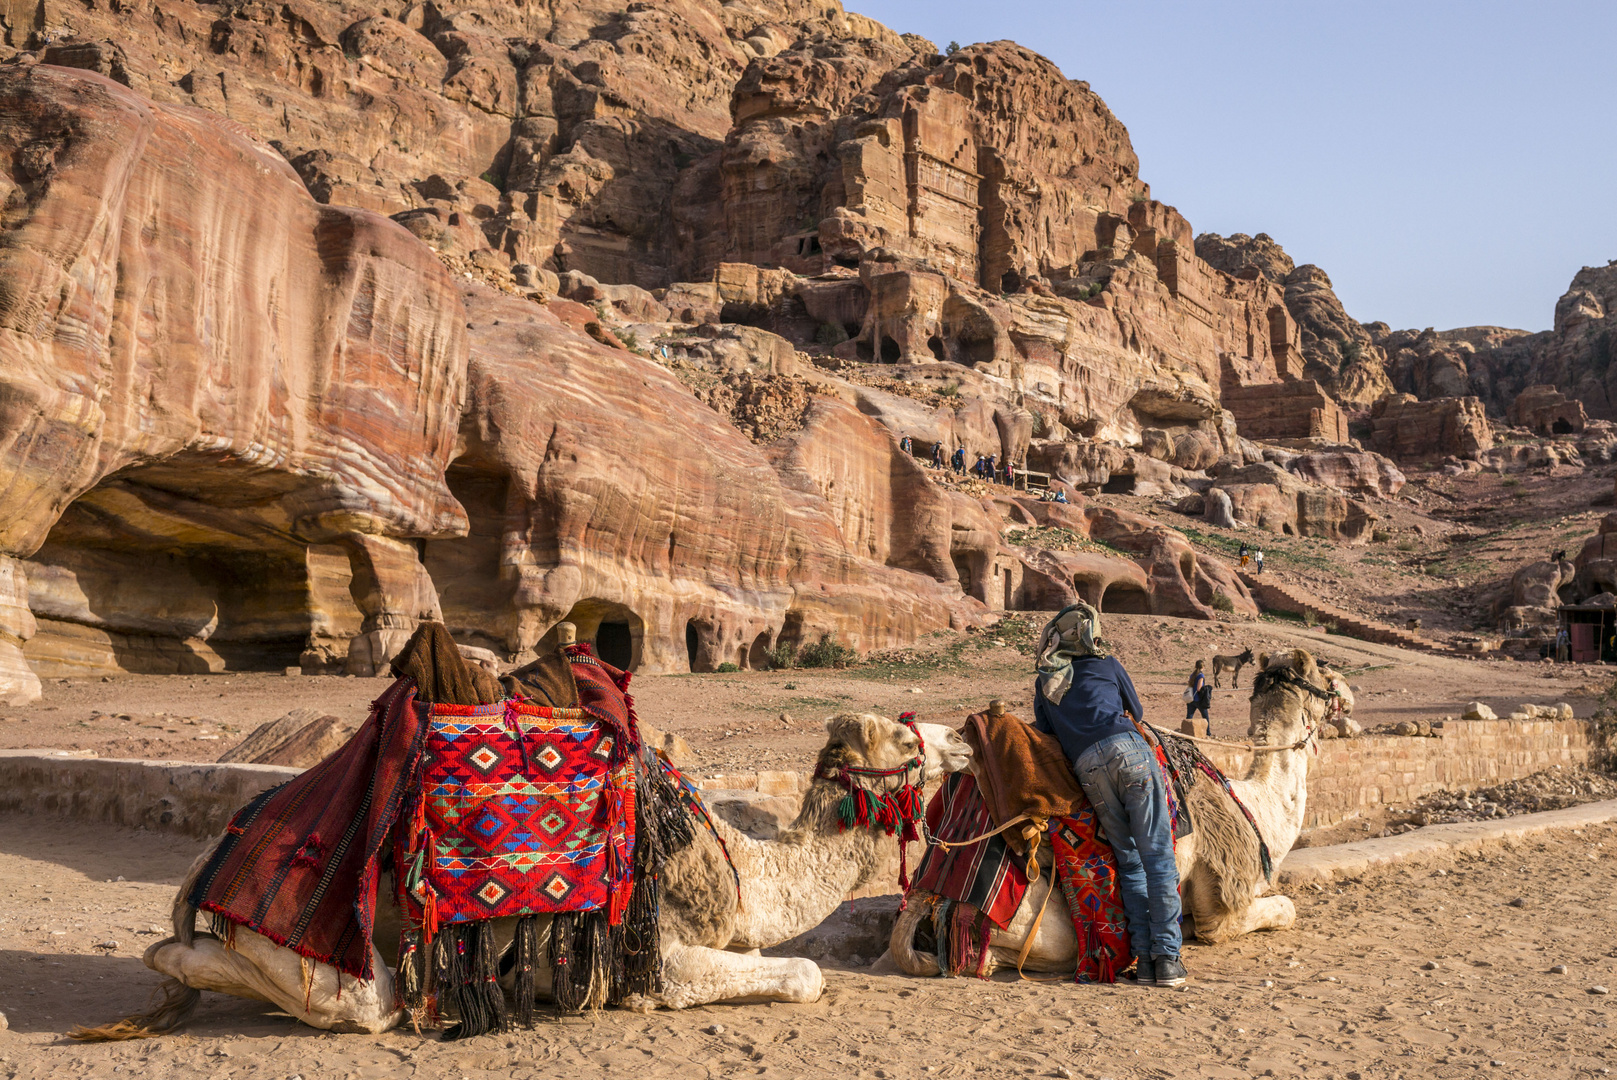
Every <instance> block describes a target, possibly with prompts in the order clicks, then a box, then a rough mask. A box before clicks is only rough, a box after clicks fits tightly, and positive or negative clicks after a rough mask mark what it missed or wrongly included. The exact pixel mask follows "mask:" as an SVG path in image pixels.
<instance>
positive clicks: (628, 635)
mask: <svg viewBox="0 0 1617 1080" xmlns="http://www.w3.org/2000/svg"><path fill="white" fill-rule="evenodd" d="M563 621H564V622H570V623H572V624H573V625H574V626H576V627H577V628H578V640H579V641H587V642H589V643H590V644H592V645H593V646H595V655H597V656H599V657H600V658H601V660H602V661H604V662H605V663H608V664H611V665H612V666H613V667H615V668H622V669H623V670H624V671H633V670H635V669H636V668H638V667H639V666H640V660H641V657H642V656H643V655H644V652H643V650H644V643H645V642H644V639H645V633H646V624H645V621H644V620H642V619H641V618H640V616H639V615H636V614H635V613H634V611H633V610H631V609H630V608H627V607H625V606H624V605H622V604H619V603H617V602H616V601H613V600H603V599H601V598H600V597H590V598H589V599H587V600H580V601H579V602H578V603H576V604H574V605H573V610H571V611H569V612H568V613H567V615H566V617H565V618H564V619H563Z"/></svg>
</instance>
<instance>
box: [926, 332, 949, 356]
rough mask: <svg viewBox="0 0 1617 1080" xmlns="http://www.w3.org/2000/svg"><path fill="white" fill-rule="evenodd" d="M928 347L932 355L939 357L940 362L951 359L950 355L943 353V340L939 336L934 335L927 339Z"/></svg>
mask: <svg viewBox="0 0 1617 1080" xmlns="http://www.w3.org/2000/svg"><path fill="white" fill-rule="evenodd" d="M926 347H927V348H928V349H930V350H931V351H932V355H933V356H935V357H937V358H938V360H939V361H940V362H941V361H944V360H947V359H949V357H948V355H947V354H946V353H944V351H943V339H942V338H940V337H938V335H936V334H933V335H932V336H931V337H929V338H927V339H926Z"/></svg>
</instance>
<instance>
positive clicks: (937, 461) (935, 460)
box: [932, 442, 943, 469]
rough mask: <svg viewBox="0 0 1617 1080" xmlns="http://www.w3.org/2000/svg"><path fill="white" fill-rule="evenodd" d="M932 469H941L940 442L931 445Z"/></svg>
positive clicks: (941, 452)
mask: <svg viewBox="0 0 1617 1080" xmlns="http://www.w3.org/2000/svg"><path fill="white" fill-rule="evenodd" d="M932 467H933V468H934V469H941V468H943V443H941V442H935V443H933V444H932Z"/></svg>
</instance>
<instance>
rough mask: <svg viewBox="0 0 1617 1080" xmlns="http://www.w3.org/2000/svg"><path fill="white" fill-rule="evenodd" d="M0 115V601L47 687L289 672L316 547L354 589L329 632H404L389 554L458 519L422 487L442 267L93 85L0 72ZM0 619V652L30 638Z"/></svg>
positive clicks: (429, 441)
mask: <svg viewBox="0 0 1617 1080" xmlns="http://www.w3.org/2000/svg"><path fill="white" fill-rule="evenodd" d="M0 115H4V116H5V117H7V118H8V119H7V121H6V123H4V124H3V125H0V160H5V161H10V162H12V163H13V164H12V167H11V170H10V171H9V173H6V174H4V175H0V187H3V188H4V189H5V192H6V195H7V213H6V226H7V227H6V229H5V232H4V234H3V236H0V488H3V489H4V490H5V491H6V492H7V510H8V512H7V514H6V515H5V517H4V520H3V521H0V558H4V559H5V560H6V565H7V567H8V570H7V572H6V577H5V578H4V579H3V584H0V587H4V588H5V589H6V590H7V591H6V593H5V595H8V596H14V595H16V593H17V591H18V583H19V581H20V580H21V578H22V577H23V576H26V577H27V578H28V579H29V590H28V596H29V598H30V604H31V605H32V607H33V611H34V613H35V615H36V616H37V617H38V619H39V621H40V623H41V624H42V626H45V627H49V626H51V625H53V624H56V623H63V624H67V626H68V627H69V628H70V629H68V630H67V631H66V633H64V635H63V636H62V637H61V638H60V639H59V642H60V644H59V646H57V647H55V648H57V658H58V659H59V660H60V662H61V663H62V664H64V665H66V666H67V667H69V668H72V667H75V666H79V665H87V666H92V667H93V666H99V665H105V664H107V663H108V662H109V661H110V660H111V659H112V656H113V654H118V655H119V657H120V662H121V663H123V664H125V665H126V666H133V667H135V668H136V669H142V668H144V669H147V670H207V669H210V668H213V667H214V666H216V665H220V664H221V663H222V661H221V659H220V658H221V657H222V656H224V655H225V654H226V653H228V651H229V650H230V649H231V648H233V647H235V646H236V644H237V643H240V642H249V641H250V642H252V643H254V647H255V648H256V649H260V650H262V649H263V648H264V647H265V645H266V643H269V642H280V647H281V648H282V649H283V651H284V652H285V653H286V657H285V662H288V663H295V662H296V661H297V657H298V654H299V652H300V651H301V650H302V648H303V644H304V639H305V638H306V637H307V635H308V633H309V612H310V611H311V610H318V609H319V608H320V607H321V604H320V597H319V593H320V591H321V588H322V586H323V584H324V582H323V581H322V580H320V578H321V574H322V570H321V569H315V568H311V566H310V564H309V561H308V552H310V551H311V550H314V549H318V550H319V551H320V553H321V556H320V558H321V559H322V560H324V562H322V567H324V565H325V563H332V562H334V563H345V564H346V566H345V567H343V570H345V571H346V574H345V575H344V576H346V577H347V579H348V581H345V582H344V584H348V582H349V581H351V582H353V583H354V586H355V587H354V593H353V595H354V600H353V601H349V602H348V603H347V604H346V605H345V606H346V607H348V608H349V609H352V608H353V606H354V603H355V601H357V604H358V608H359V611H358V618H356V619H355V620H354V623H355V625H353V626H351V627H348V628H347V629H349V630H350V631H351V632H353V633H358V634H361V635H365V636H367V637H368V638H370V639H372V640H373V641H374V642H375V643H377V648H378V650H380V651H386V649H387V648H388V647H389V641H387V640H384V639H391V638H392V637H396V636H397V635H398V634H399V633H403V634H405V635H406V636H407V635H408V633H409V630H410V629H413V627H414V626H415V623H416V621H417V620H418V619H419V618H421V617H422V616H424V615H427V614H431V613H433V612H434V611H435V606H434V602H433V600H432V598H431V595H430V589H427V590H422V589H421V588H419V586H420V584H421V576H422V575H421V573H420V566H419V563H418V562H417V561H416V560H415V553H414V548H413V547H412V546H411V545H410V544H409V543H406V542H405V541H404V538H406V537H433V536H451V535H454V534H455V533H457V532H460V531H463V530H464V528H465V517H464V515H463V513H462V512H461V510H460V507H459V506H458V505H457V504H456V503H455V500H454V499H453V497H452V496H451V495H450V492H449V490H448V488H447V487H446V486H445V485H444V482H443V473H444V469H445V468H446V467H447V465H448V464H449V460H450V456H451V453H452V451H453V447H454V439H455V435H456V429H457V427H458V420H459V413H460V407H461V402H462V399H463V397H464V393H465V362H466V349H467V343H466V334H465V330H464V327H463V320H462V319H461V318H460V317H459V312H458V310H457V308H458V305H457V302H456V299H455V296H454V290H453V286H452V285H451V283H450V277H449V274H448V273H447V272H446V271H445V269H444V267H443V266H442V265H441V264H440V263H439V262H438V260H437V259H435V258H434V257H433V256H432V253H431V252H430V251H429V250H427V249H426V248H424V247H422V246H421V245H420V244H418V243H416V242H415V240H414V239H413V238H411V236H410V235H409V234H408V233H406V232H405V231H404V230H403V229H401V228H400V227H399V226H397V225H395V224H394V223H393V222H390V221H388V220H387V219H386V218H380V217H377V216H376V215H374V214H371V213H369V212H367V211H363V210H355V209H349V208H336V207H323V206H320V205H318V204H316V203H314V202H313V201H312V200H311V199H310V198H309V197H308V195H307V193H306V192H305V191H304V190H303V186H302V184H301V183H300V182H299V180H298V178H297V176H296V174H295V173H293V171H292V170H291V168H290V167H289V166H287V164H286V163H285V162H284V161H283V160H282V159H281V158H280V157H279V156H278V155H277V154H276V153H275V152H274V151H273V150H271V149H269V148H268V147H265V146H262V145H260V144H258V143H256V142H254V141H253V140H251V139H250V138H247V137H246V136H244V135H242V134H240V133H239V132H238V131H237V130H234V129H232V128H231V127H229V126H227V125H224V124H218V123H212V122H209V121H207V120H206V119H204V118H203V117H202V116H200V115H199V114H197V113H194V112H192V111H190V110H186V109H183V108H179V107H176V106H167V105H154V104H152V103H150V102H148V101H145V100H143V99H141V98H140V97H139V96H138V95H136V94H135V93H133V92H132V91H130V90H128V89H127V88H125V87H123V86H120V85H118V84H117V83H114V82H112V81H111V80H109V79H104V78H101V77H100V76H96V75H91V74H88V73H84V72H73V71H65V70H62V69H57V68H50V67H45V66H34V67H16V66H13V67H8V68H3V69H0ZM200 176H206V177H207V178H208V180H207V181H206V182H202V183H199V182H198V179H199V177H200ZM226 224H228V226H229V227H228V228H226V227H223V226H225V225H226ZM177 549H183V550H185V551H186V552H187V557H184V558H179V557H176V555H175V554H174V553H175V551H176V550H177ZM15 559H29V560H30V561H29V562H26V563H24V564H23V565H22V567H21V568H20V573H19V568H18V567H17V565H16V564H15V563H14V562H12V561H11V560H15ZM16 611H17V609H16V607H15V606H11V607H0V615H5V616H9V617H8V622H7V625H6V626H5V627H4V629H5V631H6V635H7V636H6V637H5V638H4V640H6V641H8V642H15V641H17V640H22V641H26V640H27V639H28V638H29V637H30V636H32V635H31V634H29V633H28V632H27V631H28V629H29V628H28V627H27V625H26V620H21V625H19V620H18V619H17V617H16V614H15V613H16ZM152 638H159V639H163V640H165V641H168V642H179V643H182V644H181V646H180V647H179V648H178V649H168V650H158V649H153V648H151V647H150V639H152ZM15 649H16V645H15V644H0V652H7V651H10V652H13V653H14V650H15ZM142 654H149V655H148V656H147V657H146V658H142ZM13 662H14V661H13ZM365 673H366V674H368V673H369V671H366V672H365Z"/></svg>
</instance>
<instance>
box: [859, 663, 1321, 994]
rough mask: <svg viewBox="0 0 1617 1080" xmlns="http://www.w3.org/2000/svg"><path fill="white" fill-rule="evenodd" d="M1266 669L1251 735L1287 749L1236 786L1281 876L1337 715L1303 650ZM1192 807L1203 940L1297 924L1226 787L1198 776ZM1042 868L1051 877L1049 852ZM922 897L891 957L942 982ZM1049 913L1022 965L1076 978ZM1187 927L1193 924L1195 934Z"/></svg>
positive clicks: (1025, 928) (1194, 908)
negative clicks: (921, 940) (1326, 724)
mask: <svg viewBox="0 0 1617 1080" xmlns="http://www.w3.org/2000/svg"><path fill="white" fill-rule="evenodd" d="M1258 665H1259V667H1260V669H1261V673H1260V674H1259V676H1258V678H1257V680H1256V682H1255V684H1254V690H1253V694H1252V711H1251V724H1250V727H1249V728H1248V735H1249V736H1250V737H1251V738H1252V740H1253V742H1254V743H1255V744H1256V745H1258V746H1275V747H1286V748H1287V749H1283V750H1275V751H1270V752H1265V753H1258V754H1255V755H1253V764H1252V769H1251V771H1250V772H1249V773H1248V775H1247V776H1246V778H1245V779H1242V780H1234V781H1232V782H1231V786H1232V787H1233V788H1234V789H1235V793H1236V795H1237V796H1238V797H1239V798H1240V799H1241V801H1242V802H1243V803H1245V804H1246V806H1247V808H1248V809H1249V810H1251V811H1252V816H1253V817H1254V818H1255V819H1256V820H1257V824H1258V828H1259V829H1260V830H1262V833H1263V838H1264V840H1265V842H1266V843H1267V844H1268V847H1269V853H1270V856H1271V857H1272V859H1273V861H1274V864H1275V866H1276V868H1277V869H1278V867H1279V864H1280V861H1281V860H1282V859H1283V858H1284V857H1285V855H1286V853H1287V852H1288V851H1290V850H1291V846H1292V844H1293V843H1295V842H1296V840H1297V835H1298V833H1300V832H1301V831H1302V824H1303V812H1304V809H1305V806H1306V803H1307V799H1308V757H1309V754H1310V753H1311V751H1312V749H1313V747H1314V737H1315V736H1314V732H1315V731H1316V730H1317V729H1318V727H1319V725H1320V724H1321V723H1322V722H1323V721H1324V719H1325V717H1326V714H1327V712H1328V711H1329V710H1330V708H1331V702H1332V700H1333V698H1332V687H1333V683H1334V682H1335V681H1336V676H1335V673H1334V672H1332V671H1331V670H1330V669H1329V668H1321V667H1320V666H1319V665H1318V664H1316V663H1315V661H1314V658H1313V657H1312V656H1310V655H1309V654H1308V653H1307V652H1304V651H1303V650H1301V649H1298V650H1296V651H1295V652H1291V653H1286V654H1283V655H1281V656H1278V657H1276V658H1275V659H1273V660H1270V659H1269V658H1268V657H1266V656H1260V657H1259V658H1258ZM1187 802H1188V803H1189V808H1190V814H1191V820H1192V821H1193V822H1194V824H1195V831H1194V832H1192V833H1191V834H1190V835H1189V836H1186V837H1184V838H1183V839H1181V840H1180V841H1179V843H1178V846H1177V848H1176V850H1175V852H1174V862H1175V863H1176V864H1177V866H1178V870H1179V881H1180V886H1179V888H1180V896H1181V898H1182V900H1183V903H1184V910H1185V912H1186V914H1187V915H1190V916H1191V917H1192V918H1193V919H1194V921H1195V935H1196V937H1197V938H1198V939H1199V940H1201V941H1203V942H1207V943H1209V944H1217V943H1219V942H1224V941H1229V940H1230V939H1231V938H1235V937H1239V936H1240V935H1242V934H1248V933H1251V932H1252V931H1254V930H1281V929H1285V928H1286V927H1289V926H1291V925H1292V923H1294V922H1295V921H1296V919H1297V910H1296V908H1295V907H1294V906H1293V905H1292V902H1291V898H1290V897H1287V896H1265V895H1263V893H1264V891H1265V890H1266V889H1267V888H1268V886H1269V882H1268V881H1266V880H1265V879H1264V876H1263V870H1262V864H1261V860H1260V857H1259V853H1258V843H1257V838H1256V837H1255V836H1254V835H1253V832H1252V827H1251V826H1250V825H1249V824H1248V823H1247V820H1246V818H1245V817H1244V816H1243V815H1242V814H1241V811H1240V809H1239V808H1238V807H1237V806H1236V805H1235V803H1234V802H1232V801H1231V800H1230V797H1229V795H1228V794H1226V793H1225V791H1224V789H1223V788H1222V787H1221V786H1220V785H1218V784H1216V783H1214V782H1213V781H1212V780H1211V779H1210V778H1208V777H1206V776H1203V775H1198V776H1197V777H1196V778H1195V780H1194V782H1193V783H1192V784H1191V786H1190V789H1189V791H1188V794H1187ZM1041 865H1043V866H1045V867H1046V870H1048V855H1047V854H1046V855H1045V859H1044V860H1043V861H1041ZM1050 879H1051V875H1050V873H1048V872H1044V873H1041V874H1040V876H1039V880H1038V881H1035V882H1033V883H1032V884H1030V885H1029V886H1028V890H1027V893H1026V895H1025V896H1024V897H1023V899H1022V906H1021V907H1020V908H1019V909H1018V910H1017V913H1016V916H1015V917H1014V918H1013V919H1012V921H1011V923H1010V925H1009V926H1008V927H1006V928H1005V929H1004V930H996V931H994V933H993V934H992V936H991V937H990V939H989V945H990V951H991V953H992V959H991V961H990V963H989V971H990V973H991V972H992V971H993V970H994V969H995V968H997V967H1002V966H1006V965H1009V966H1010V967H1012V968H1014V967H1016V964H1017V957H1018V955H1019V953H1020V952H1021V949H1022V946H1023V943H1024V942H1025V941H1026V940H1027V936H1028V932H1029V930H1030V929H1031V928H1032V927H1033V925H1034V923H1035V919H1036V916H1037V913H1038V912H1039V910H1040V909H1041V908H1042V907H1043V906H1044V903H1045V895H1046V894H1047V893H1049V892H1050V888H1051V880H1050ZM917 899H922V900H924V899H926V897H925V896H924V895H923V896H920V897H917V896H916V895H914V894H912V896H911V900H910V903H909V904H908V906H907V907H906V908H905V910H904V911H903V912H902V913H901V914H900V915H899V917H898V922H897V923H896V924H895V925H894V927H893V933H892V938H891V940H890V942H889V944H890V948H891V952H892V957H893V960H894V961H895V962H896V963H897V964H898V966H899V968H900V969H902V970H903V971H904V972H906V973H907V974H910V975H936V974H938V964H937V959H936V957H935V956H933V955H932V954H931V953H930V952H929V951H927V950H925V949H921V950H918V949H917V948H916V947H915V934H916V930H917V929H918V928H919V926H920V924H921V922H922V920H924V919H929V918H930V917H931V914H930V913H931V909H932V906H933V905H931V904H928V903H917V902H916V900H917ZM1049 909H1050V910H1049V911H1048V912H1047V913H1046V915H1045V917H1044V918H1043V919H1042V920H1039V921H1038V934H1037V935H1036V936H1035V938H1034V940H1033V943H1032V946H1031V948H1030V950H1029V952H1028V955H1027V960H1026V962H1025V964H1024V965H1023V966H1024V967H1025V968H1026V969H1027V970H1030V971H1065V972H1071V971H1072V970H1073V967H1074V965H1075V963H1076V960H1077V955H1078V940H1077V938H1076V936H1075V935H1074V933H1073V929H1072V920H1071V919H1070V918H1068V916H1067V909H1066V903H1065V900H1064V898H1063V896H1062V893H1061V890H1060V889H1059V888H1058V889H1057V890H1056V892H1055V895H1054V896H1051V897H1050V904H1049ZM1189 929H1190V928H1189V927H1188V926H1187V927H1186V930H1187V936H1188V931H1189Z"/></svg>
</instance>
